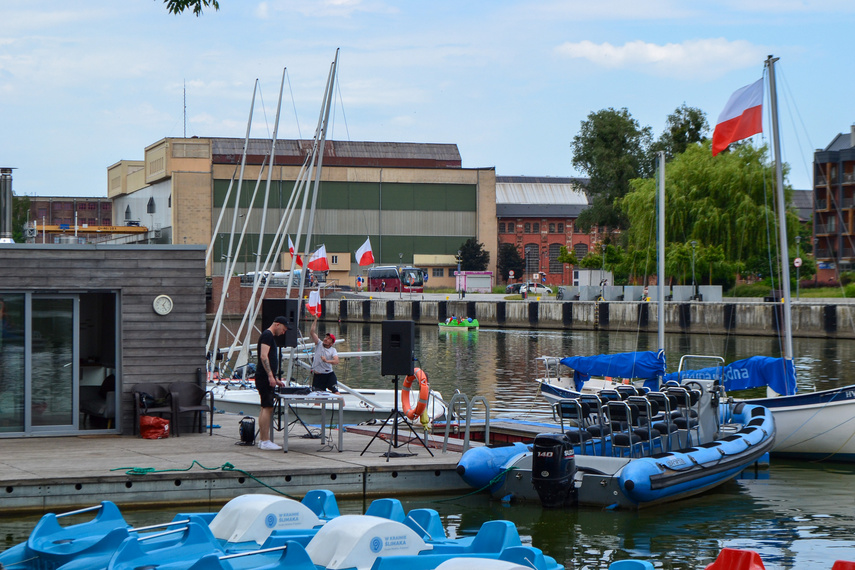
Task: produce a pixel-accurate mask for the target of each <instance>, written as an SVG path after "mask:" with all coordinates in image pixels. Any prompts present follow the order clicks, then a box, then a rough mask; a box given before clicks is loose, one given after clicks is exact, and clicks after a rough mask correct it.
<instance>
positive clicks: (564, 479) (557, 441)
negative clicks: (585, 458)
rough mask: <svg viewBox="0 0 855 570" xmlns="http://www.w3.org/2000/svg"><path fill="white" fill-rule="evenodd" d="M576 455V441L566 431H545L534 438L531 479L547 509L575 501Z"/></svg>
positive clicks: (567, 504)
mask: <svg viewBox="0 0 855 570" xmlns="http://www.w3.org/2000/svg"><path fill="white" fill-rule="evenodd" d="M575 475H576V458H575V456H574V455H573V443H572V442H571V441H570V439H569V438H568V437H567V436H566V435H565V434H563V433H542V434H540V435H538V436H537V437H535V438H534V458H533V459H532V463H531V482H532V484H533V485H534V490H535V491H537V494H538V495H539V496H540V503H541V504H542V505H543V506H544V507H546V508H558V507H563V506H572V505H575V504H576V485H575V483H574V481H573V478H574V476H575Z"/></svg>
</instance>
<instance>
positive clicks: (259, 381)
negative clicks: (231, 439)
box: [255, 317, 288, 451]
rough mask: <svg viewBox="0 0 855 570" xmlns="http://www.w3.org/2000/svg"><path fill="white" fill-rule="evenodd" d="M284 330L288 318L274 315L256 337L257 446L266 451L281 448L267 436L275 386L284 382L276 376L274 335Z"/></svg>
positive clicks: (276, 362) (277, 351)
mask: <svg viewBox="0 0 855 570" xmlns="http://www.w3.org/2000/svg"><path fill="white" fill-rule="evenodd" d="M286 330H288V319H286V318H285V317H276V318H275V319H273V323H272V324H271V325H270V326H269V327H268V328H267V329H266V330H265V331H264V332H263V333H261V336H260V337H259V339H258V366H256V368H255V387H256V388H257V389H258V395H259V397H260V398H261V413H259V414H258V432H259V433H258V438H259V442H258V448H259V449H264V450H266V451H276V450H277V449H282V446H281V445H277V444H275V443H273V442H272V441H270V439H269V438H270V421H271V419H272V418H273V403H274V398H275V396H274V393H275V390H276V386H284V385H285V382H283V381H282V380H278V379H277V378H276V375H277V374H278V373H279V349H278V347H277V346H276V337H277V336H281V335H283V334H285V331H286Z"/></svg>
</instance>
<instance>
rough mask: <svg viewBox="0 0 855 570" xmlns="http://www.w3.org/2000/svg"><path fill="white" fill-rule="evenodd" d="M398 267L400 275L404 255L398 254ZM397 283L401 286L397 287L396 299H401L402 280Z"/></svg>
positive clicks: (402, 291)
mask: <svg viewBox="0 0 855 570" xmlns="http://www.w3.org/2000/svg"><path fill="white" fill-rule="evenodd" d="M398 266H399V267H398V271H399V274H400V271H401V267H403V266H404V254H403V253H399V254H398ZM398 282H399V283H400V284H401V286H400V287H398V298H399V299H403V298H404V280H403V279H398Z"/></svg>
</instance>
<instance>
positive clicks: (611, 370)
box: [561, 350, 665, 390]
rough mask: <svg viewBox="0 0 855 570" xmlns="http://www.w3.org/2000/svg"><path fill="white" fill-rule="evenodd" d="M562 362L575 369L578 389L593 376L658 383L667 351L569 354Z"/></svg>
mask: <svg viewBox="0 0 855 570" xmlns="http://www.w3.org/2000/svg"><path fill="white" fill-rule="evenodd" d="M561 364H563V365H564V366H569V367H570V368H572V369H573V371H574V373H573V381H574V382H575V384H576V389H577V390H581V389H582V385H583V384H584V383H585V382H586V381H587V380H588V379H589V378H590V377H591V376H603V377H611V378H643V379H645V380H652V381H655V382H657V383H658V377H659V376H662V375H664V374H665V352H664V351H662V350H660V351H659V352H653V351H649V350H648V351H643V352H619V353H617V354H597V355H594V356H568V357H566V358H562V359H561ZM645 384H646V382H645Z"/></svg>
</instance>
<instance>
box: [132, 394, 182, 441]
mask: <svg viewBox="0 0 855 570" xmlns="http://www.w3.org/2000/svg"><path fill="white" fill-rule="evenodd" d="M131 392H132V393H133V396H134V435H136V434H137V433H138V432H139V427H140V416H144V415H145V416H152V415H157V416H159V417H161V418H162V417H163V415H164V414H166V415H168V416H169V429H170V431H172V427H173V426H172V424H173V423H174V422H173V421H172V420H173V418H174V416H173V410H172V396H171V395H170V393H169V390H167V389H166V387H165V386H163V385H162V384H155V383H153V382H142V383H140V384H134V386H133V388H131ZM143 394H148V395H149V396H151V397H152V398H154V400H155V401H156V402H158V403H157V404H154V405H151V404H148V405H147V402H145V398H143V396H142V395H143Z"/></svg>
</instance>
